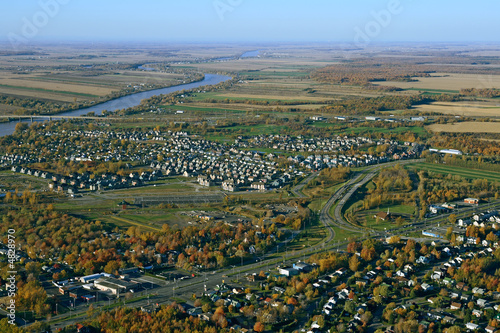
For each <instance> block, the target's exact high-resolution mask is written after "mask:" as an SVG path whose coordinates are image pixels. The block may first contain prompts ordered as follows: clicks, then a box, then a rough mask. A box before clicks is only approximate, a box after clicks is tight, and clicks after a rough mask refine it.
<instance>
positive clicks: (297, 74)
mask: <svg viewBox="0 0 500 333" xmlns="http://www.w3.org/2000/svg"><path fill="white" fill-rule="evenodd" d="M241 75H242V76H249V77H252V76H258V77H261V76H265V77H273V76H278V77H306V76H309V73H305V72H271V71H259V72H242V73H241Z"/></svg>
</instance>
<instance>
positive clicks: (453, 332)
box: [445, 326, 462, 333]
mask: <svg viewBox="0 0 500 333" xmlns="http://www.w3.org/2000/svg"><path fill="white" fill-rule="evenodd" d="M445 332H446V333H460V332H462V329H461V328H460V326H452V327H450V328H447V329H446V331H445Z"/></svg>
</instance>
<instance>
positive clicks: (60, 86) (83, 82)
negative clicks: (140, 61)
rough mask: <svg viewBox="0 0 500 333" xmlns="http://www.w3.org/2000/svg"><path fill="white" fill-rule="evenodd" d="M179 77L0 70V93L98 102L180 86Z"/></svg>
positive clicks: (149, 73)
mask: <svg viewBox="0 0 500 333" xmlns="http://www.w3.org/2000/svg"><path fill="white" fill-rule="evenodd" d="M183 78H184V77H183V75H180V74H170V73H154V72H146V71H116V72H113V73H107V72H104V73H102V74H94V75H89V74H86V73H85V72H83V71H75V72H68V71H60V72H58V71H54V72H50V73H47V72H34V73H31V74H22V75H21V74H13V73H11V72H7V71H0V93H2V94H7V95H11V96H18V97H28V98H40V99H44V100H53V101H59V102H67V103H72V102H75V101H76V100H80V101H81V100H94V101H99V100H100V99H102V98H104V97H105V96H108V95H110V94H112V93H113V92H117V91H120V90H123V89H127V88H128V89H130V92H134V90H136V89H138V88H140V89H143V88H144V87H145V88H149V87H150V86H151V85H162V86H164V85H175V84H179V83H182V80H183Z"/></svg>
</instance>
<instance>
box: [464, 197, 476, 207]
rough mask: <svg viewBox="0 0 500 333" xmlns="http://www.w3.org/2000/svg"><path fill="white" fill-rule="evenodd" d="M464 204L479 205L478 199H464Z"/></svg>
mask: <svg viewBox="0 0 500 333" xmlns="http://www.w3.org/2000/svg"><path fill="white" fill-rule="evenodd" d="M464 203H466V204H470V205H478V204H479V199H476V198H466V199H464Z"/></svg>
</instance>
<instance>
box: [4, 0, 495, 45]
mask: <svg viewBox="0 0 500 333" xmlns="http://www.w3.org/2000/svg"><path fill="white" fill-rule="evenodd" d="M498 13H500V1H498V0H477V1H465V0H437V1H436V0H351V1H349V0H342V1H339V0H309V1H298V0H184V1H180V0H177V1H174V0H142V1H137V0H135V1H131V0H23V1H4V3H2V13H1V14H0V40H9V41H11V42H12V41H23V42H26V41H32V42H36V41H61V42H63V41H96V42H97V41H120V42H126V41H131V42H138V41H143V42H335V41H342V42H368V41H370V42H498V41H500V37H499V36H500V34H499V33H498V32H499V31H500V19H499V18H498Z"/></svg>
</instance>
